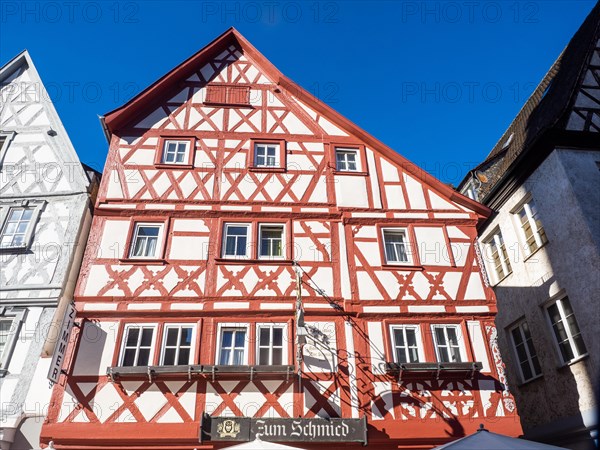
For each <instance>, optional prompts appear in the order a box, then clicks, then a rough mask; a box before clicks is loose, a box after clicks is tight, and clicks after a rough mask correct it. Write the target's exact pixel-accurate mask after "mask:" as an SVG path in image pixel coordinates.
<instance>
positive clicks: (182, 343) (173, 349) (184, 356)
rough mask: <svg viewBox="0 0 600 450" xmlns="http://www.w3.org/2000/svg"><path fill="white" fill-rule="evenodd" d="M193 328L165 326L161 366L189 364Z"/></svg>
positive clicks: (188, 326)
mask: <svg viewBox="0 0 600 450" xmlns="http://www.w3.org/2000/svg"><path fill="white" fill-rule="evenodd" d="M194 334H195V333H194V326H192V325H165V332H164V336H163V349H162V357H161V364H162V365H165V366H179V365H187V364H191V362H190V361H191V359H192V358H193V356H194V355H193V348H194Z"/></svg>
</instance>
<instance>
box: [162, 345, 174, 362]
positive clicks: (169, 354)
mask: <svg viewBox="0 0 600 450" xmlns="http://www.w3.org/2000/svg"><path fill="white" fill-rule="evenodd" d="M175 353H176V349H174V348H167V349H166V350H165V357H164V361H163V364H164V365H165V366H172V365H174V364H175Z"/></svg>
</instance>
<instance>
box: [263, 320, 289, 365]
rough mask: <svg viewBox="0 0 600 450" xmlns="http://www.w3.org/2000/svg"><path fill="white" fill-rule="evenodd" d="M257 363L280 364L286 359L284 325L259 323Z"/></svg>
mask: <svg viewBox="0 0 600 450" xmlns="http://www.w3.org/2000/svg"><path fill="white" fill-rule="evenodd" d="M256 332H257V338H256V341H257V344H258V345H257V347H258V349H257V363H258V364H260V365H267V366H272V365H281V364H285V361H286V354H287V352H286V346H285V345H284V343H285V339H284V334H285V326H283V325H271V324H260V325H258V326H257V330H256Z"/></svg>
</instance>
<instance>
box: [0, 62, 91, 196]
mask: <svg viewBox="0 0 600 450" xmlns="http://www.w3.org/2000/svg"><path fill="white" fill-rule="evenodd" d="M0 98H1V99H2V109H1V113H0V131H2V133H4V134H10V136H11V137H12V139H11V142H10V146H7V147H6V148H5V149H3V154H2V155H1V157H2V159H1V160H0V164H1V165H2V166H3V167H4V168H6V166H9V165H11V166H13V167H14V168H15V169H14V170H10V171H7V170H6V171H5V172H6V173H7V174H8V173H10V174H11V175H12V176H8V177H5V179H3V180H2V183H1V184H0V194H2V195H4V196H5V197H10V196H19V195H21V194H23V195H26V194H27V193H29V194H39V193H50V192H58V191H65V192H87V187H88V185H89V181H88V177H87V175H86V173H85V171H84V169H83V166H82V165H81V162H80V161H79V158H78V156H77V153H76V152H75V149H74V148H73V145H72V143H71V140H70V139H69V136H68V134H67V132H66V130H65V128H64V126H63V124H62V122H61V120H60V117H59V116H58V113H57V112H56V109H55V108H54V105H53V103H52V101H51V100H50V97H49V95H48V92H47V91H46V89H45V87H44V85H43V83H42V80H41V78H40V76H39V74H38V72H37V70H36V68H35V65H34V64H33V61H32V59H31V57H30V56H29V53H28V52H27V50H25V51H23V52H22V53H20V54H19V55H17V56H16V57H15V58H13V59H12V60H10V61H9V62H8V63H6V64H5V65H4V66H3V67H2V68H0ZM50 130H53V131H54V132H55V133H56V134H55V135H52V133H51V132H50V133H49V131H50ZM40 165H43V166H42V167H45V170H46V172H47V173H46V175H47V176H38V175H35V172H31V170H29V169H28V170H26V173H24V174H21V171H22V170H24V169H23V168H24V167H27V166H29V167H33V166H40ZM59 166H60V171H59ZM30 172H31V173H30Z"/></svg>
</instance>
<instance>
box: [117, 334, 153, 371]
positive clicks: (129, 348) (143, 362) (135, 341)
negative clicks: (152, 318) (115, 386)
mask: <svg viewBox="0 0 600 450" xmlns="http://www.w3.org/2000/svg"><path fill="white" fill-rule="evenodd" d="M155 330H156V325H127V326H126V327H125V335H124V337H123V348H122V350H121V364H120V365H121V366H148V365H150V363H151V359H152V354H153V349H154V338H155V336H154V334H155Z"/></svg>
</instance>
